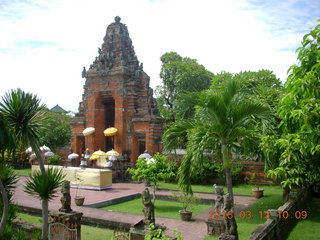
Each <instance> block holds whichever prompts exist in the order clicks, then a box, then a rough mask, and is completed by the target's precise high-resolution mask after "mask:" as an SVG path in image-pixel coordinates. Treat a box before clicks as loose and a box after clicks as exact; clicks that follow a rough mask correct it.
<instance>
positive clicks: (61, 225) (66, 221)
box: [49, 211, 83, 240]
mask: <svg viewBox="0 0 320 240" xmlns="http://www.w3.org/2000/svg"><path fill="white" fill-rule="evenodd" d="M82 215H83V214H82V213H79V212H69V213H65V212H60V211H52V212H50V213H49V235H50V236H49V239H51V240H61V239H63V240H81V217H82ZM69 229H71V231H70V230H69ZM75 236H77V237H75Z"/></svg>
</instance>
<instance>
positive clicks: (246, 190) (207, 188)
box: [158, 182, 281, 195]
mask: <svg viewBox="0 0 320 240" xmlns="http://www.w3.org/2000/svg"><path fill="white" fill-rule="evenodd" d="M158 188H159V189H170V190H179V188H178V184H176V183H165V182H160V183H159V184H158ZM252 188H256V186H255V185H243V184H242V185H235V186H233V193H234V194H241V195H252V191H251V190H252ZM260 188H263V189H264V190H265V191H264V192H265V193H266V194H268V192H273V191H274V190H276V191H281V187H280V186H261V187H260ZM223 189H224V192H225V193H226V192H227V188H226V186H223ZM192 190H193V191H194V192H207V193H213V192H214V189H213V185H192Z"/></svg>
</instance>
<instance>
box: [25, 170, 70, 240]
mask: <svg viewBox="0 0 320 240" xmlns="http://www.w3.org/2000/svg"><path fill="white" fill-rule="evenodd" d="M63 179H64V175H63V174H62V171H61V170H60V169H54V168H48V170H47V172H46V175H43V174H42V173H41V172H40V171H36V172H35V173H33V174H32V175H31V174H30V176H29V179H28V180H27V182H26V185H25V192H26V193H28V194H30V195H32V196H35V197H38V198H40V199H41V202H42V211H43V212H48V211H49V209H48V202H49V200H51V199H53V198H54V197H55V194H56V192H57V188H58V187H59V186H60V185H61V183H62V181H63ZM42 221H43V226H48V214H43V215H42ZM42 231H44V229H42ZM45 234H46V235H44V234H42V238H43V239H46V238H47V236H48V233H47V232H46V233H45Z"/></svg>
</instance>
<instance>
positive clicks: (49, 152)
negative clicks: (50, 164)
mask: <svg viewBox="0 0 320 240" xmlns="http://www.w3.org/2000/svg"><path fill="white" fill-rule="evenodd" d="M44 156H45V157H51V156H54V153H53V152H51V151H48V152H46V153H45V154H44Z"/></svg>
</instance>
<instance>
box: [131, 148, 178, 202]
mask: <svg viewBox="0 0 320 240" xmlns="http://www.w3.org/2000/svg"><path fill="white" fill-rule="evenodd" d="M135 167H136V168H129V169H128V170H127V171H128V172H129V173H130V174H131V176H132V179H134V180H139V181H141V180H146V181H149V182H151V183H153V203H155V192H156V189H157V183H158V182H159V181H160V180H166V179H168V178H172V177H173V176H175V173H174V171H175V164H174V163H173V162H171V161H169V159H168V158H167V157H166V156H164V155H161V154H159V153H156V154H155V155H154V156H153V158H151V159H144V158H139V159H138V160H137V162H136V166H135Z"/></svg>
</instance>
